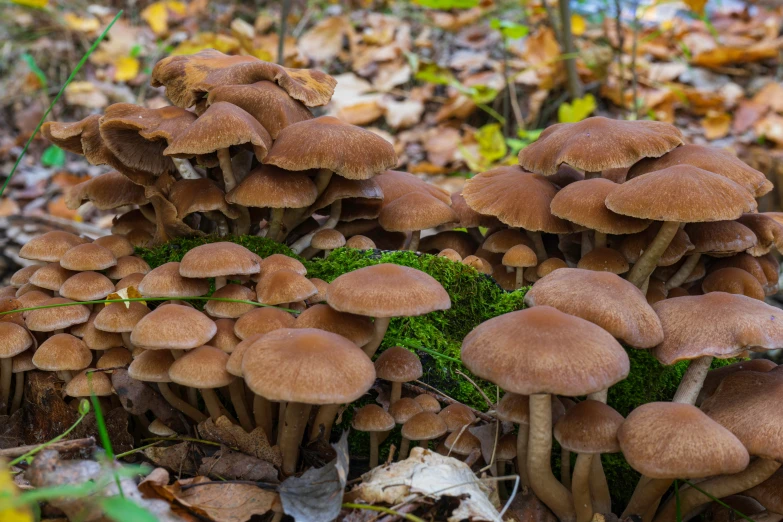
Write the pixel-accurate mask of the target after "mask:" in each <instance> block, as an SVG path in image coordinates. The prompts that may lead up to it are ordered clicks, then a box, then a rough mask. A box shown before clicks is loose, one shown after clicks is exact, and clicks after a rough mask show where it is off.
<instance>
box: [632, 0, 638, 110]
mask: <svg viewBox="0 0 783 522" xmlns="http://www.w3.org/2000/svg"><path fill="white" fill-rule="evenodd" d="M638 10H639V2H638V1H636V2H634V3H633V43H632V45H631V103H633V119H634V120H638V119H639V101H638V99H637V89H638V86H639V77H638V74H637V71H636V54H637V48H638V45H639V16H638V14H637V11H638Z"/></svg>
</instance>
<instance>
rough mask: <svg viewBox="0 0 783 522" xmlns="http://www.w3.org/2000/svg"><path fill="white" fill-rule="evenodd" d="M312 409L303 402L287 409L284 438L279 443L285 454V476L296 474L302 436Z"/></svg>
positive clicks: (293, 403) (289, 404)
mask: <svg viewBox="0 0 783 522" xmlns="http://www.w3.org/2000/svg"><path fill="white" fill-rule="evenodd" d="M311 408H312V406H311V405H309V404H303V403H301V402H289V403H288V406H286V408H285V418H284V419H283V436H282V437H281V439H280V440H279V441H278V443H279V445H280V451H281V452H282V454H283V473H284V474H285V475H293V474H294V473H295V472H296V463H297V461H298V460H299V445H300V444H301V443H302V436H303V435H304V430H305V428H306V427H307V420H308V419H309V417H310V409H311Z"/></svg>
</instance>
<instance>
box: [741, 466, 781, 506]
mask: <svg viewBox="0 0 783 522" xmlns="http://www.w3.org/2000/svg"><path fill="white" fill-rule="evenodd" d="M781 491H783V470H781V469H778V470H777V471H776V472H775V473H774V474H773V475H772V476H771V477H770V478H768V479H767V480H765V481H764V482H762V483H761V484H758V485H757V486H753V487H752V488H750V489H748V490H747V491H745V493H744V494H745V495H747V496H749V497H751V498H753V499H755V500H757V501H758V502H759V503H760V504H761V505H762V506H764V507H765V508H767V510H768V511H769V512H770V513H775V514H777V515H779V516H781V513H783V497H781V496H780V492H781ZM744 512H745V511H743V513H744Z"/></svg>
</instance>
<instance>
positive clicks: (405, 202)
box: [378, 192, 457, 252]
mask: <svg viewBox="0 0 783 522" xmlns="http://www.w3.org/2000/svg"><path fill="white" fill-rule="evenodd" d="M455 221H457V215H456V214H455V213H454V211H453V210H451V207H450V206H449V205H447V204H445V203H443V202H442V201H440V200H439V199H437V198H435V197H433V196H430V195H429V194H426V193H423V192H410V193H408V194H405V195H404V196H401V197H399V198H397V199H395V200H393V201H392V202H390V203H386V202H384V205H383V209H382V210H381V213H380V215H379V216H378V223H380V225H381V226H382V227H383V228H384V230H388V231H391V232H406V233H407V232H410V233H411V240H410V243H409V244H408V248H407V250H412V251H414V252H415V251H417V250H418V248H419V240H420V238H421V231H422V230H425V229H428V228H437V227H438V226H440V225H444V224H446V223H453V222H455Z"/></svg>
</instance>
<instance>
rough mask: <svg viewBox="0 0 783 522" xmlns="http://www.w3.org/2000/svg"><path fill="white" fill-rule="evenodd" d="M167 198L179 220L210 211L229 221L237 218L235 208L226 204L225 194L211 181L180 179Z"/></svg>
mask: <svg viewBox="0 0 783 522" xmlns="http://www.w3.org/2000/svg"><path fill="white" fill-rule="evenodd" d="M168 197H169V200H170V201H171V203H172V204H173V205H174V207H176V209H177V216H178V217H180V218H184V217H185V216H187V215H190V214H193V213H194V212H212V211H216V212H221V213H223V214H224V215H225V216H227V217H229V218H231V219H236V218H238V217H239V212H238V210H237V209H236V207H233V206H231V205H229V204H228V203H230V202H228V203H227V202H226V194H224V193H223V191H222V190H221V189H220V188H219V187H218V186H217V184H216V183H215V182H214V181H212V180H211V179H206V178H200V179H181V180H179V181H177V182H176V183H174V184H173V185H172V186H171V188H170V189H169V196H168Z"/></svg>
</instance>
